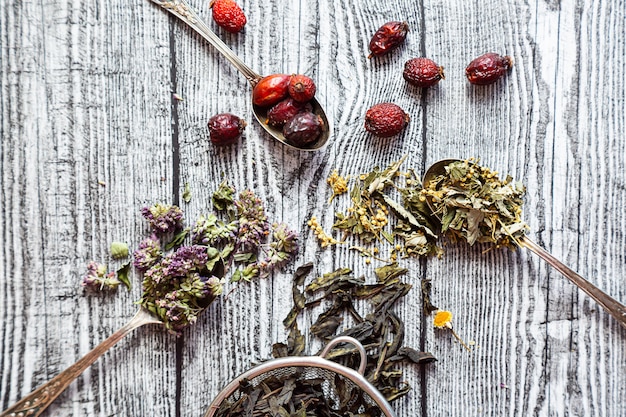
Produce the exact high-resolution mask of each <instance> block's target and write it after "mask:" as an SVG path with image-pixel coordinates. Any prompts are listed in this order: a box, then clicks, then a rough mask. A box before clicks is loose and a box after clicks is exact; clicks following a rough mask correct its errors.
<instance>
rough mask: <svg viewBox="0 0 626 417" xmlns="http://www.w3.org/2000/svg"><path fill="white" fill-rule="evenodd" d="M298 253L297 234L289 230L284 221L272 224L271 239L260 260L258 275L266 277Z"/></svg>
mask: <svg viewBox="0 0 626 417" xmlns="http://www.w3.org/2000/svg"><path fill="white" fill-rule="evenodd" d="M297 253H298V235H297V234H296V232H294V231H293V230H290V229H289V227H288V226H287V225H286V224H285V223H279V224H275V225H273V228H272V241H271V242H270V244H269V250H268V251H267V256H266V258H265V260H264V261H262V262H261V265H260V267H261V271H260V276H261V277H266V276H268V275H269V273H270V272H271V271H272V270H274V269H276V268H280V267H282V266H284V265H285V264H286V263H287V262H289V261H290V260H292V259H293V258H294V257H295V256H296V254H297Z"/></svg>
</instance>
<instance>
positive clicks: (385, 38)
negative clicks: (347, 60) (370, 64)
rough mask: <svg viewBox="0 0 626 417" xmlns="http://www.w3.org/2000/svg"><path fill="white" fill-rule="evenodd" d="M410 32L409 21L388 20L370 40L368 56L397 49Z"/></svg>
mask: <svg viewBox="0 0 626 417" xmlns="http://www.w3.org/2000/svg"><path fill="white" fill-rule="evenodd" d="M408 32H409V24H408V23H407V22H387V23H385V24H384V25H382V26H381V27H380V28H379V29H378V30H377V31H376V33H374V36H372V39H371V40H370V51H371V54H369V56H368V58H371V57H372V56H374V55H375V56H379V55H384V54H386V53H389V52H390V51H392V50H394V49H396V48H397V47H398V46H400V44H402V42H404V39H406V34H407V33H408Z"/></svg>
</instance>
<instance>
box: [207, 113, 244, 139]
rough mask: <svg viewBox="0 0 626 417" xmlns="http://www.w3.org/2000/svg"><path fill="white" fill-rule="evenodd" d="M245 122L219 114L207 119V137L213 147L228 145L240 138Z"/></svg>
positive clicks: (231, 115)
mask: <svg viewBox="0 0 626 417" xmlns="http://www.w3.org/2000/svg"><path fill="white" fill-rule="evenodd" d="M245 127H246V122H245V121H244V120H243V119H241V118H239V117H238V116H235V115H234V114H231V113H220V114H216V115H215V116H213V117H211V118H210V119H209V137H210V138H211V143H213V144H214V145H218V146H221V145H230V144H232V143H235V142H236V141H237V139H239V138H240V137H241V134H242V133H243V130H244V129H245Z"/></svg>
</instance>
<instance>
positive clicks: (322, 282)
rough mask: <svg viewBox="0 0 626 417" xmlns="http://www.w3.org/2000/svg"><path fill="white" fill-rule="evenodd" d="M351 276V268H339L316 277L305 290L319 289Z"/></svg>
mask: <svg viewBox="0 0 626 417" xmlns="http://www.w3.org/2000/svg"><path fill="white" fill-rule="evenodd" d="M353 278H354V277H353V275H352V270H351V269H349V268H340V269H337V270H335V271H333V272H329V273H326V274H324V275H322V276H321V277H318V278H316V279H315V280H314V281H313V282H311V283H310V284H309V285H307V286H306V291H307V292H309V293H311V292H315V291H319V290H321V289H325V288H328V287H330V286H331V285H335V284H336V283H337V282H339V281H350V280H352V279H353Z"/></svg>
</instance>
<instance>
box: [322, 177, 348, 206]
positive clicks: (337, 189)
mask: <svg viewBox="0 0 626 417" xmlns="http://www.w3.org/2000/svg"><path fill="white" fill-rule="evenodd" d="M326 183H327V184H328V185H329V186H330V188H331V190H333V195H331V196H330V199H329V200H328V202H329V203H330V202H331V201H333V199H334V198H335V197H337V196H338V195H341V194H343V193H345V192H347V191H348V179H347V178H345V177H342V176H340V175H339V173H338V172H337V170H336V169H335V170H333V172H331V174H330V176H329V177H328V178H327V179H326Z"/></svg>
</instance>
